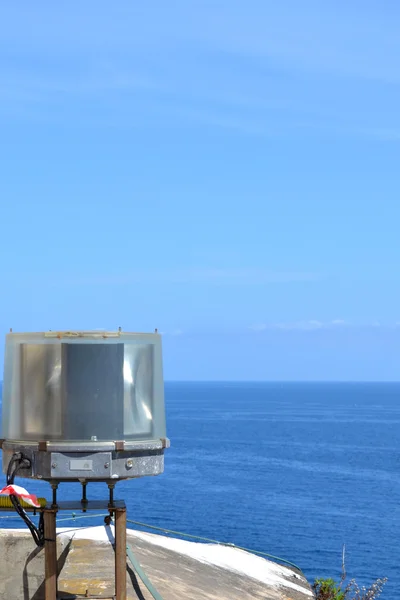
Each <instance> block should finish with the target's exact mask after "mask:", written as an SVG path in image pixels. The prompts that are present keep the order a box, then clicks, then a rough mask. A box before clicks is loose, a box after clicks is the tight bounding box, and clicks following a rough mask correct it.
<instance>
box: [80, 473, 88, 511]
mask: <svg viewBox="0 0 400 600" xmlns="http://www.w3.org/2000/svg"><path fill="white" fill-rule="evenodd" d="M86 486H87V483H86V481H84V482H82V500H81V504H82V510H83V512H86V506H87V502H88V501H87V496H86Z"/></svg>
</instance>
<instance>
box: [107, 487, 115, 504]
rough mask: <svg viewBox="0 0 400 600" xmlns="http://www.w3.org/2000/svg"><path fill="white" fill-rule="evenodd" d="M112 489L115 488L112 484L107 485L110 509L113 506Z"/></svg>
mask: <svg viewBox="0 0 400 600" xmlns="http://www.w3.org/2000/svg"><path fill="white" fill-rule="evenodd" d="M114 488H115V484H113V483H109V484H108V489H109V490H110V502H109V504H108V506H109V507H110V508H112V507H113V506H114Z"/></svg>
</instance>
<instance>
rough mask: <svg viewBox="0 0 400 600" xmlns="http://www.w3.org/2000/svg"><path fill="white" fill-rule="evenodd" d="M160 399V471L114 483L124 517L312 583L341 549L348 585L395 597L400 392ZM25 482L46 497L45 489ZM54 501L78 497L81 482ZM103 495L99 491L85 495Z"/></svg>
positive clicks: (238, 386) (289, 389) (270, 387)
mask: <svg viewBox="0 0 400 600" xmlns="http://www.w3.org/2000/svg"><path fill="white" fill-rule="evenodd" d="M165 392H166V407H167V426H168V436H169V437H170V439H171V448H170V449H169V450H168V451H166V453H165V473H164V474H163V475H161V476H159V477H154V478H143V479H140V480H136V481H135V480H134V481H128V482H122V483H120V484H118V486H117V488H116V497H120V498H124V499H125V500H126V501H127V505H128V518H131V519H134V520H137V521H143V522H145V523H149V524H153V525H156V526H161V527H166V528H169V529H174V530H178V531H182V532H186V533H190V534H194V535H198V536H204V537H209V538H213V539H218V540H221V541H225V542H234V543H235V544H238V545H241V546H245V547H247V548H253V549H256V550H261V551H264V552H268V553H271V554H273V555H277V556H281V557H283V558H286V559H288V560H290V561H293V562H294V563H296V564H298V565H299V566H300V567H301V568H302V569H303V571H304V573H305V575H306V576H307V577H308V579H309V580H310V581H312V580H313V579H314V578H315V577H336V578H339V577H340V572H341V556H342V546H343V544H345V545H346V568H347V573H348V576H349V577H350V578H353V577H354V578H356V579H357V580H358V581H359V582H360V583H362V584H370V583H372V581H373V580H374V579H376V578H378V577H388V583H387V584H386V586H385V588H384V592H383V594H382V596H381V598H382V599H383V600H398V598H399V591H398V590H399V589H400V572H399V569H398V564H399V562H400V384H392V383H386V384H378V383H365V384H364V383H346V384H345V383H343V384H341V383H183V382H182V383H172V382H168V383H166V385H165ZM3 480H4V477H3ZM23 485H25V487H28V488H29V491H31V492H33V493H37V494H38V495H46V496H47V497H50V493H49V490H50V488H49V486H48V485H47V484H45V483H43V482H29V481H26V480H25V481H24V482H23ZM59 494H60V496H59V497H60V498H61V496H63V497H64V498H74V497H75V498H80V488H79V485H77V484H70V485H68V484H64V485H61V486H60V489H59ZM101 495H104V496H105V497H106V496H107V488H106V486H105V485H104V484H92V485H89V486H88V497H89V498H100V497H101ZM101 522H102V519H100V518H99V520H98V524H100V523H101ZM78 523H80V524H82V523H83V522H82V521H80V522H78ZM96 523H97V521H96V519H91V522H90V524H96ZM64 524H65V523H64ZM6 525H8V526H14V527H15V526H16V521H15V520H14V519H11V520H10V519H9V520H4V523H3V526H6Z"/></svg>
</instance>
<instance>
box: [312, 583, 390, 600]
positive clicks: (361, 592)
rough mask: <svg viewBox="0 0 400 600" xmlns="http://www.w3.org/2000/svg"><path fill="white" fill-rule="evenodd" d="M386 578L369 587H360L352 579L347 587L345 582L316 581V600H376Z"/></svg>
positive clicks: (314, 588)
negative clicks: (344, 584)
mask: <svg viewBox="0 0 400 600" xmlns="http://www.w3.org/2000/svg"><path fill="white" fill-rule="evenodd" d="M386 581H387V580H386V578H384V579H377V580H376V581H374V583H373V584H372V585H371V586H370V587H369V588H367V587H365V586H362V587H360V586H359V585H358V583H357V582H356V581H355V580H354V579H352V580H351V581H350V582H349V583H348V584H347V585H346V586H345V587H344V586H343V581H340V582H339V583H337V582H336V581H334V580H333V579H316V580H315V582H314V585H313V590H314V593H315V598H316V600H375V598H378V597H379V596H380V595H381V593H382V589H383V586H384V585H385V583H386Z"/></svg>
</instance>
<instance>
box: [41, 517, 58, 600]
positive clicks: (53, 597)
mask: <svg viewBox="0 0 400 600" xmlns="http://www.w3.org/2000/svg"><path fill="white" fill-rule="evenodd" d="M56 516H57V513H56V512H55V511H50V510H45V511H44V536H45V540H46V541H45V544H44V563H45V598H46V600H57V541H56Z"/></svg>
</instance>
